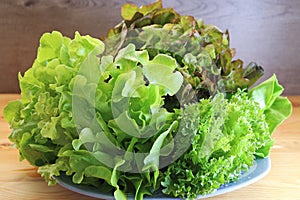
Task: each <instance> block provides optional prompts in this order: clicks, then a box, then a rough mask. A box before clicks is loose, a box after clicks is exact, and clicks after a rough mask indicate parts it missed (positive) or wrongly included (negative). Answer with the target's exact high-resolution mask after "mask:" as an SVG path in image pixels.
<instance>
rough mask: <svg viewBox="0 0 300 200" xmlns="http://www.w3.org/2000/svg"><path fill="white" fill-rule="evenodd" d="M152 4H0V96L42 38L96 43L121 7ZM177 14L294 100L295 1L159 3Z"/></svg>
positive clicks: (81, 0)
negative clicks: (51, 34)
mask: <svg viewBox="0 0 300 200" xmlns="http://www.w3.org/2000/svg"><path fill="white" fill-rule="evenodd" d="M153 1H154V0H142V1H138V0H132V1H126V0H1V1H0V93H13V92H19V90H18V81H17V73H18V72H19V71H20V72H24V71H25V70H26V69H28V68H29V67H30V66H31V65H32V63H33V59H34V58H35V56H36V50H37V46H38V42H39V38H40V36H41V34H42V33H44V32H47V31H52V30H59V31H61V32H62V33H63V34H64V35H67V36H70V37H72V36H73V35H74V32H75V31H77V30H78V31H79V32H80V33H81V34H89V35H92V36H94V37H100V36H103V35H105V34H106V33H107V31H108V29H109V28H110V27H113V26H114V25H116V24H117V23H118V22H120V20H121V17H120V7H121V5H122V4H124V3H125V2H131V3H137V4H138V5H142V4H146V3H149V2H153ZM163 3H164V6H165V7H169V6H172V7H174V8H175V9H176V10H177V11H178V12H179V13H181V14H189V15H193V16H195V17H197V18H202V19H204V21H205V22H206V23H212V24H215V25H217V26H219V27H220V28H221V29H223V30H225V29H226V28H228V29H229V31H230V34H231V46H232V47H235V48H236V49H237V56H236V57H238V58H241V59H243V60H244V61H245V63H248V62H249V61H256V62H257V63H259V64H260V65H262V66H263V67H264V68H265V71H266V75H265V77H264V79H266V78H267V77H269V76H270V75H272V74H273V73H276V74H277V76H278V78H279V80H280V82H281V83H282V84H283V85H284V86H285V88H286V90H285V94H286V95H300V87H299V86H298V84H299V83H300V1H298V0H260V1H254V0H253V1H252V0H219V1H211V0H186V1H185V0H163Z"/></svg>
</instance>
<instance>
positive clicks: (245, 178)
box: [54, 156, 271, 200]
mask: <svg viewBox="0 0 300 200" xmlns="http://www.w3.org/2000/svg"><path fill="white" fill-rule="evenodd" d="M270 170H271V159H270V156H268V157H266V158H257V159H255V162H254V165H253V166H252V167H250V169H249V171H248V172H246V173H245V174H243V175H242V176H241V177H240V178H239V180H238V181H236V182H231V183H228V184H225V185H224V187H222V186H221V187H220V188H219V189H217V190H216V191H215V192H213V193H210V194H207V195H198V197H197V199H205V198H209V197H214V196H218V195H222V194H225V193H229V192H232V191H235V190H238V189H241V188H243V187H246V186H248V185H250V184H253V183H255V182H257V181H258V180H260V179H262V178H263V177H265V176H266V175H267V174H268V173H269V172H270ZM250 175H253V177H251V178H250ZM54 178H55V179H56V180H57V183H58V184H59V185H60V186H62V187H64V188H65V189H68V190H70V191H73V192H76V193H79V194H82V195H85V196H90V197H94V198H98V199H106V200H114V197H113V196H112V195H108V194H105V193H97V192H93V191H92V189H91V188H90V186H87V185H80V184H75V183H73V182H70V181H65V179H67V178H69V177H68V176H65V175H61V176H57V177H54ZM84 188H88V190H87V189H84ZM89 188H90V189H89ZM93 189H94V188H93ZM94 190H95V189H94ZM128 199H133V196H132V195H128ZM143 199H145V200H176V199H177V200H179V199H181V198H178V197H168V196H164V197H155V196H145V197H144V198H143Z"/></svg>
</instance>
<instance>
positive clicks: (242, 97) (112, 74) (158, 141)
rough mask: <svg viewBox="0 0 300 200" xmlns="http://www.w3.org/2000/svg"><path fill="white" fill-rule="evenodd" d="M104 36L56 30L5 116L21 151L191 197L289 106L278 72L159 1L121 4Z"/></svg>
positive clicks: (223, 175)
mask: <svg viewBox="0 0 300 200" xmlns="http://www.w3.org/2000/svg"><path fill="white" fill-rule="evenodd" d="M122 17H123V19H124V21H123V22H122V23H121V24H120V25H118V26H116V27H115V28H113V29H111V30H110V32H109V34H108V36H107V38H106V39H105V41H101V40H99V39H96V38H92V37H90V36H81V35H80V34H79V33H78V32H76V33H75V37H74V39H71V38H68V37H64V36H63V35H62V34H61V33H59V32H57V31H53V32H52V33H45V34H43V36H42V37H41V39H40V46H39V48H38V53H37V58H36V59H35V61H34V63H33V66H32V67H31V68H30V69H28V70H27V71H26V72H25V74H24V75H23V76H22V75H21V74H19V82H20V89H21V99H20V100H15V101H12V102H9V104H8V105H7V106H6V107H5V109H4V117H5V119H6V120H7V121H8V123H9V124H10V127H11V129H12V132H11V134H10V136H9V139H10V140H11V141H12V142H14V143H15V144H16V147H17V148H18V150H19V153H20V159H21V160H22V159H26V160H28V161H29V162H30V163H31V164H32V165H34V166H38V172H39V173H40V174H41V176H43V177H44V179H45V180H46V181H47V182H48V183H49V185H52V184H55V183H56V179H55V177H57V176H60V175H62V174H64V175H66V176H69V178H70V179H72V181H73V183H76V184H84V185H89V186H92V187H96V188H98V189H99V191H100V192H104V193H110V194H111V195H114V197H115V199H117V200H123V199H126V198H127V194H129V193H130V194H134V196H135V199H137V200H140V199H143V197H144V196H145V195H152V194H154V193H156V192H158V191H159V190H162V191H163V192H164V193H165V194H167V195H172V196H176V197H177V196H179V197H183V198H188V199H190V198H195V197H196V196H197V195H199V194H208V193H211V192H213V191H215V190H216V189H217V188H219V187H220V185H222V184H224V183H227V182H230V181H236V180H237V179H238V177H239V175H240V173H241V171H242V170H247V169H248V168H249V167H250V166H251V165H252V163H253V161H254V159H255V158H256V157H266V156H268V155H269V152H270V148H271V146H272V144H273V140H272V138H271V135H272V133H273V132H274V130H275V129H276V127H278V126H279V125H280V123H282V122H283V121H284V120H285V119H286V118H287V117H289V115H290V114H291V110H292V106H291V103H290V102H289V100H288V99H287V98H285V97H282V96H280V95H281V94H282V92H283V87H282V86H281V85H280V84H279V83H278V81H277V79H276V76H275V75H274V76H272V77H271V78H270V79H268V80H266V81H265V82H263V83H261V84H260V85H258V86H256V87H253V88H250V86H251V85H252V84H253V83H254V82H255V81H256V80H257V79H258V78H259V77H260V76H262V74H263V70H262V68H261V67H260V66H258V65H256V64H255V63H250V64H249V65H248V66H246V67H245V68H243V66H242V61H241V60H232V57H233V55H234V51H233V50H232V49H230V47H229V35H228V32H225V33H223V32H221V31H220V30H219V29H218V28H216V27H215V26H211V25H205V24H203V22H202V21H196V20H195V19H194V18H193V17H191V16H181V15H179V14H178V13H177V12H175V11H174V10H173V9H171V8H169V9H168V8H167V9H165V8H162V5H161V1H158V2H156V3H153V4H150V5H148V6H143V7H140V8H138V7H137V6H134V5H131V4H125V5H124V6H123V7H122Z"/></svg>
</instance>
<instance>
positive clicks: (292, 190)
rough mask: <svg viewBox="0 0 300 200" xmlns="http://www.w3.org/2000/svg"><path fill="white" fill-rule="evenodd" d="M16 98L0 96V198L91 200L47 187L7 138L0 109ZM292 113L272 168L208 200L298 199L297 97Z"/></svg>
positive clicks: (299, 119) (278, 134) (279, 133)
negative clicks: (259, 178) (20, 159)
mask: <svg viewBox="0 0 300 200" xmlns="http://www.w3.org/2000/svg"><path fill="white" fill-rule="evenodd" d="M17 98H19V95H10V94H6V95H5V94H0V113H1V114H0V158H1V161H0V199H1V200H40V199H44V200H57V199H60V200H74V199H80V200H92V199H94V198H90V197H86V196H83V195H80V194H77V193H74V192H71V191H68V190H66V189H64V188H62V187H61V186H59V185H56V186H47V184H46V183H45V182H44V180H43V179H42V178H41V177H40V175H39V174H37V172H36V168H34V167H32V166H31V165H29V164H28V163H27V162H26V161H22V162H19V161H18V151H17V149H15V148H14V147H12V144H11V143H10V141H9V140H8V139H7V137H8V135H9V133H10V130H9V126H8V124H7V123H6V122H5V121H4V119H3V114H2V113H3V107H4V105H6V104H7V102H8V101H9V100H14V99H17ZM289 99H290V100H291V101H292V103H293V108H294V109H293V114H292V116H291V117H290V118H289V119H288V120H286V121H285V122H284V123H283V124H282V125H281V126H280V127H279V128H278V129H277V130H276V132H275V133H274V135H273V138H274V139H275V144H274V147H273V148H272V151H271V162H272V168H271V171H270V173H269V174H268V175H267V176H266V177H264V178H263V179H261V180H260V181H258V182H256V183H254V184H252V185H250V186H247V187H245V188H242V189H239V190H237V191H234V192H231V193H228V194H224V195H220V196H217V197H214V198H209V199H212V200H213V199H216V200H218V199H220V200H221V199H222V200H232V199H245V200H253V199H255V200H266V199H270V200H299V199H300V160H299V158H300V130H299V124H300V96H294V97H289Z"/></svg>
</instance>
